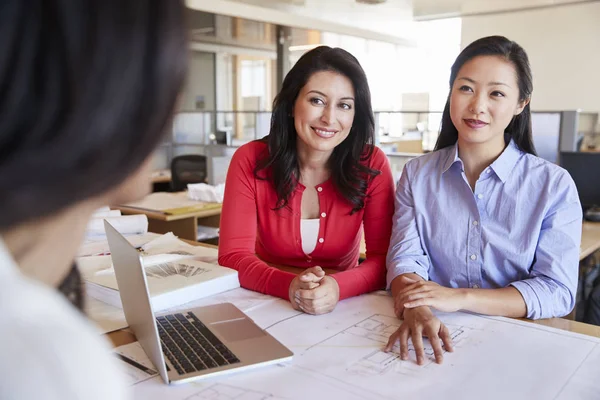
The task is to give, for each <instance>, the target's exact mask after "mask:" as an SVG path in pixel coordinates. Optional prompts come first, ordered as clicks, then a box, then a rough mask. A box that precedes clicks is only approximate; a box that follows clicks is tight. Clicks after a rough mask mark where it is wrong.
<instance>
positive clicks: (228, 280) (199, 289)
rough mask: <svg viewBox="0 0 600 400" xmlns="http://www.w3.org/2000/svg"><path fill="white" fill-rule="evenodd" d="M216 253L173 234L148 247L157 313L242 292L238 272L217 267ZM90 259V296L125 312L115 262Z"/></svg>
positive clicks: (86, 265)
mask: <svg viewBox="0 0 600 400" xmlns="http://www.w3.org/2000/svg"><path fill="white" fill-rule="evenodd" d="M215 252H216V250H215V249H210V248H208V249H207V248H205V247H200V246H191V245H189V244H187V243H185V242H182V241H180V240H179V239H177V238H176V237H175V236H174V235H173V234H172V233H170V234H167V235H164V236H163V237H161V238H159V239H156V240H154V241H152V242H150V243H148V244H146V245H145V246H144V252H143V253H142V264H143V266H144V270H145V272H146V278H147V282H148V288H149V290H150V296H151V299H152V300H151V301H152V306H153V309H154V311H160V310H164V309H166V308H170V307H174V306H177V305H179V304H183V303H187V302H190V301H193V300H197V299H200V298H203V297H207V296H211V295H214V294H217V293H221V292H224V291H227V290H231V289H235V288H238V287H239V286H240V283H239V280H238V275H237V271H235V270H233V269H230V268H225V267H221V266H219V265H217V264H216V256H215V254H214V253H215ZM208 253H210V254H208ZM88 258H89V260H86V259H83V261H84V262H83V266H82V263H81V261H82V260H80V269H81V270H82V275H83V277H84V279H85V280H86V290H87V293H88V295H90V296H91V297H94V298H96V299H97V300H100V301H103V302H105V303H107V304H110V305H113V306H116V307H120V308H122V307H123V306H122V304H121V297H120V295H119V287H118V285H117V279H116V276H115V272H114V268H113V267H112V262H111V259H110V258H108V257H103V258H100V257H88ZM207 261H208V262H207ZM209 262H214V264H211V263H209ZM132 267H133V268H135V266H132Z"/></svg>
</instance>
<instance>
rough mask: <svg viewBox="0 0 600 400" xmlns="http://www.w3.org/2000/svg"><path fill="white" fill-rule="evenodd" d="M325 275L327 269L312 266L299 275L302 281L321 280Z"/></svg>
mask: <svg viewBox="0 0 600 400" xmlns="http://www.w3.org/2000/svg"><path fill="white" fill-rule="evenodd" d="M324 276H325V271H323V268H321V267H318V266H317V267H312V268H308V269H306V270H304V272H303V273H302V274H300V275H299V280H300V281H301V282H319V281H320V280H321V279H323V277H324Z"/></svg>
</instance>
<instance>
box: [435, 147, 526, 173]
mask: <svg viewBox="0 0 600 400" xmlns="http://www.w3.org/2000/svg"><path fill="white" fill-rule="evenodd" d="M447 149H448V154H447V155H446V160H445V161H444V163H443V164H442V173H444V172H446V171H448V170H449V169H450V167H451V166H452V165H454V163H456V162H459V163H460V164H461V166H462V160H461V159H460V158H459V157H458V142H457V143H455V144H454V145H452V146H449V147H447ZM522 154H523V152H522V151H521V150H519V148H518V147H517V145H516V144H515V142H514V141H513V140H512V139H511V140H510V142H509V143H508V146H506V148H505V149H504V151H503V152H502V153H501V154H500V156H499V157H498V158H497V159H496V161H494V162H493V163H492V164H491V165H490V166H489V167H488V168H491V169H492V170H493V171H494V173H495V174H496V175H497V176H498V178H500V180H501V181H502V182H505V181H506V179H507V178H508V176H509V175H510V172H511V171H512V170H513V168H514V166H515V164H516V163H517V160H519V158H520V157H521V155H522Z"/></svg>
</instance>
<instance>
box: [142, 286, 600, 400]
mask: <svg viewBox="0 0 600 400" xmlns="http://www.w3.org/2000/svg"><path fill="white" fill-rule="evenodd" d="M236 290H243V289H236ZM234 292H235V291H231V292H229V296H232V294H234ZM261 296H262V295H261ZM257 300H258V299H257ZM261 300H262V299H261ZM258 303H259V306H256V307H249V308H248V309H247V314H248V315H249V316H250V317H251V318H252V319H254V320H255V321H256V322H257V323H258V324H259V325H260V326H262V327H263V328H265V329H266V330H267V331H268V332H270V333H271V334H272V335H273V336H275V337H276V338H277V339H278V340H280V341H281V342H282V343H283V344H285V345H286V346H288V347H289V348H290V349H291V350H292V351H293V352H294V359H293V360H292V361H291V362H288V363H284V364H280V365H276V366H270V367H264V368H257V369H255V370H251V371H246V372H242V373H238V374H232V375H226V376H222V377H218V378H212V379H210V378H209V379H205V380H201V381H198V382H194V383H191V384H186V385H180V386H178V385H172V386H167V385H165V384H164V383H162V381H161V380H160V378H158V379H157V378H154V379H150V380H145V381H143V382H141V383H138V384H136V385H134V387H133V389H134V393H135V394H136V398H140V399H142V398H143V399H154V398H156V399H159V398H172V399H182V400H186V399H205V398H207V399H208V398H210V399H213V398H214V399H228V400H229V399H240V400H241V399H251V400H254V399H256V400H260V399H272V400H279V399H338V398H339V399H350V400H354V399H357V400H358V399H436V400H439V399H440V398H443V399H478V400H479V399H482V398H485V399H506V398H510V399H511V400H518V399H559V400H563V399H564V400H571V399H598V398H600V379H598V377H600V339H598V338H594V337H590V336H584V335H580V334H575V333H571V332H567V331H562V330H557V329H553V328H548V327H545V326H541V325H535V324H532V323H530V322H525V321H519V320H513V319H508V318H497V317H486V316H480V315H475V314H468V313H460V312H459V313H449V314H446V313H438V317H439V318H440V319H441V320H442V322H444V324H446V326H447V327H448V328H449V330H450V332H451V335H452V338H453V343H454V347H455V350H454V352H452V353H448V352H446V353H445V354H444V363H443V364H441V365H439V364H436V363H435V362H434V360H433V352H432V350H431V346H430V345H429V343H428V342H427V340H425V350H426V353H427V358H428V361H427V362H426V363H425V365H423V366H418V365H417V364H416V363H415V361H414V360H415V355H414V351H412V348H411V350H410V351H409V354H410V360H408V361H402V360H400V358H399V356H398V349H397V347H396V348H395V349H394V351H392V352H390V353H386V352H383V351H382V349H383V347H384V345H385V343H387V338H388V337H389V335H390V334H391V333H393V332H394V331H395V330H396V329H397V328H398V326H399V325H400V323H401V321H399V320H398V319H397V318H396V317H394V316H393V311H392V300H391V298H390V297H389V296H388V295H387V294H386V293H383V292H380V293H375V294H369V295H363V296H359V297H357V298H352V299H348V300H344V301H342V302H341V303H340V304H338V306H337V307H336V309H335V310H334V311H333V312H332V313H330V314H326V315H321V316H313V315H307V314H303V313H299V312H297V311H295V310H293V309H292V308H291V307H290V305H289V303H287V302H285V301H283V300H273V301H270V302H266V301H257V304H258ZM211 396H212V397H211ZM227 396H229V397H227ZM236 396H237V397H236ZM244 396H246V397H244Z"/></svg>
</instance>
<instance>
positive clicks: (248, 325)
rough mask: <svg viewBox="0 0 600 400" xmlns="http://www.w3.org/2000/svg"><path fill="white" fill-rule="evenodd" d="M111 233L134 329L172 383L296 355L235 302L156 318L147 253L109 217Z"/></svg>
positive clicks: (127, 315) (123, 298) (126, 308)
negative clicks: (144, 255) (144, 259)
mask: <svg viewBox="0 0 600 400" xmlns="http://www.w3.org/2000/svg"><path fill="white" fill-rule="evenodd" d="M104 227H105V229H106V237H107V238H108V245H109V247H110V252H111V255H112V260H113V264H114V267H115V274H116V277H117V283H118V284H119V289H120V290H119V292H120V295H121V302H122V303H123V311H124V312H125V318H126V319H127V323H128V324H129V327H130V328H131V329H132V330H133V333H134V334H135V336H136V337H137V339H138V341H139V342H140V344H141V345H142V347H143V349H144V351H145V352H146V354H147V355H148V358H149V359H150V360H151V361H152V362H153V363H154V366H155V367H156V369H157V370H158V371H159V373H160V375H161V376H162V378H163V379H164V381H165V382H166V383H183V382H187V381H191V380H196V379H201V378H204V377H209V376H210V377H212V376H215V375H219V374H225V373H229V372H237V371H241V370H245V369H249V368H253V367H257V366H263V365H269V364H275V363H278V362H282V361H286V360H290V359H291V358H292V356H293V353H292V352H291V351H290V350H289V349H288V348H286V347H285V346H284V345H282V344H281V343H279V342H278V341H277V340H276V339H275V338H274V337H273V336H271V335H270V334H268V333H267V332H265V331H263V330H262V329H261V328H260V327H259V326H258V325H256V324H255V323H254V322H253V321H252V320H251V319H250V318H249V317H248V316H246V314H244V313H243V312H242V311H240V310H239V309H238V308H237V307H235V306H234V305H233V304H231V303H223V304H216V305H212V306H205V307H198V308H194V309H190V310H182V311H179V312H177V313H172V314H164V315H157V316H156V317H155V315H154V312H153V311H152V305H151V302H150V294H149V292H148V283H147V281H146V274H145V273H144V269H143V265H142V258H141V254H140V253H139V252H138V251H137V250H136V249H135V248H134V247H133V246H132V245H131V244H130V243H129V242H128V241H127V240H126V239H125V238H124V237H123V236H122V235H121V234H120V233H119V232H118V231H117V230H116V229H115V228H113V227H112V226H111V225H110V224H109V223H108V222H107V221H104Z"/></svg>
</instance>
